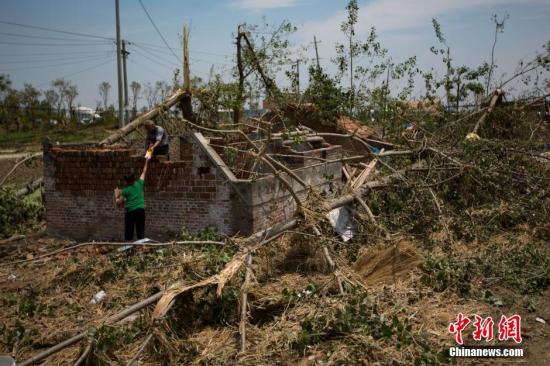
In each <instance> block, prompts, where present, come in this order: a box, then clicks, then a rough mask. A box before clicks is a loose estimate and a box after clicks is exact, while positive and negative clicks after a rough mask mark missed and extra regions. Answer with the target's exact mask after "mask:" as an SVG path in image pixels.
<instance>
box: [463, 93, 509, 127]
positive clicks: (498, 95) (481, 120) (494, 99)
mask: <svg viewBox="0 0 550 366" xmlns="http://www.w3.org/2000/svg"><path fill="white" fill-rule="evenodd" d="M502 95H504V92H503V91H502V90H501V89H497V90H495V91H494V93H493V96H492V97H491V101H490V102H489V108H487V110H486V111H485V113H483V115H482V116H481V117H480V118H479V120H478V121H477V123H476V125H475V126H474V129H473V130H472V132H471V133H474V134H476V135H477V134H478V131H479V128H480V127H481V125H482V124H483V123H484V122H485V120H486V119H487V116H488V115H489V114H491V112H492V111H493V108H495V105H496V104H497V101H498V100H499V99H500V98H501V97H502Z"/></svg>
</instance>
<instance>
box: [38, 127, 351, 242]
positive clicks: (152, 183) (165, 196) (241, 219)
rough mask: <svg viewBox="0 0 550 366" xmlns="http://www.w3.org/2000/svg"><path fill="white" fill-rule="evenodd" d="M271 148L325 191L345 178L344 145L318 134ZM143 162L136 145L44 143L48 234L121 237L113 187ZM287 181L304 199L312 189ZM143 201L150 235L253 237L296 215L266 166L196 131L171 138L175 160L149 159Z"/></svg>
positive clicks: (277, 142)
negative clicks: (202, 233)
mask: <svg viewBox="0 0 550 366" xmlns="http://www.w3.org/2000/svg"><path fill="white" fill-rule="evenodd" d="M234 146H238V143H236V144H234ZM235 151H238V150H237V149H235ZM269 152H270V153H272V154H273V155H272V156H274V157H276V159H277V160H279V161H280V162H281V163H283V164H284V165H285V166H287V167H288V168H289V169H292V171H293V172H294V173H295V174H296V175H297V176H299V177H300V178H301V179H302V180H303V181H305V182H306V183H307V184H309V185H311V186H312V187H315V188H316V189H317V190H318V191H320V192H326V193H327V192H329V191H330V190H331V189H333V188H334V186H335V185H337V184H338V183H339V182H340V181H341V179H342V163H341V161H340V160H339V159H340V158H341V157H342V154H343V150H342V147H341V146H340V145H331V144H329V143H327V142H326V141H325V140H324V139H323V138H321V137H313V138H308V139H306V140H304V141H294V140H286V141H285V139H284V138H281V139H279V140H275V141H273V142H272V144H271V145H270V146H269ZM222 156H223V158H222ZM229 160H231V161H229ZM143 162H144V158H143V149H138V148H135V147H132V146H122V145H117V146H110V147H101V146H98V145H90V144H88V145H86V144H81V145H56V146H53V145H51V144H49V143H47V142H46V143H45V144H44V202H45V208H46V221H47V230H48V232H49V233H51V234H54V235H60V236H66V237H70V238H73V239H77V240H92V239H94V240H117V241H119V240H121V239H122V238H123V225H124V220H123V216H124V210H123V209H121V208H117V207H116V205H115V204H114V199H113V190H114V189H115V187H121V186H122V183H123V182H122V177H123V176H124V175H125V174H128V173H130V172H134V173H139V172H140V170H141V168H142V166H143ZM285 175H286V173H285ZM287 180H288V181H289V182H290V183H291V184H292V186H293V190H294V191H295V192H296V193H297V194H298V196H299V197H300V198H301V199H304V198H305V196H306V195H307V193H308V192H307V189H305V188H304V187H302V186H301V185H299V184H298V182H296V181H294V180H293V179H291V178H290V177H288V176H287ZM145 202H146V233H145V234H146V236H147V237H149V238H153V239H162V238H168V237H173V236H174V235H175V234H178V233H180V232H181V231H182V229H186V230H188V231H190V232H197V231H199V230H201V229H203V228H206V227H209V228H212V229H214V230H217V231H218V232H220V233H223V234H227V235H235V234H238V235H248V234H251V233H253V232H257V231H259V230H261V229H265V228H268V227H270V226H272V225H274V224H276V223H278V222H282V221H286V220H289V219H291V218H292V217H293V214H294V212H295V209H296V205H295V202H294V201H293V199H292V196H291V195H290V193H289V192H288V190H287V189H285V188H284V187H283V185H282V184H281V182H280V180H279V179H277V178H276V177H275V176H274V175H273V174H272V172H271V171H269V170H268V169H266V167H265V166H262V164H256V162H254V159H251V158H250V157H247V158H245V157H244V156H241V155H240V154H239V153H238V152H232V150H227V149H224V148H223V144H221V143H220V144H217V141H216V138H208V137H205V136H204V135H202V134H201V133H197V132H189V133H186V134H184V135H182V136H173V137H172V138H171V147H170V160H158V159H154V160H152V161H151V163H150V170H149V172H148V174H147V178H146V183H145Z"/></svg>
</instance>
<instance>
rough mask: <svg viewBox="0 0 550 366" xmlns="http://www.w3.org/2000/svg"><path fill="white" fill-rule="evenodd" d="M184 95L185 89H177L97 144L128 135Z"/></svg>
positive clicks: (113, 141)
mask: <svg viewBox="0 0 550 366" xmlns="http://www.w3.org/2000/svg"><path fill="white" fill-rule="evenodd" d="M186 95H188V92H187V91H186V90H183V89H178V91H176V92H175V93H174V94H173V95H172V96H171V97H170V98H168V99H166V100H165V101H164V102H162V103H161V104H159V105H158V106H156V107H155V108H153V109H151V110H150V111H149V112H146V113H144V114H142V115H141V116H139V117H137V118H136V119H134V120H133V121H132V122H130V123H128V124H127V125H126V126H124V127H122V128H121V129H119V130H117V131H116V132H115V133H113V134H112V135H111V136H109V137H106V138H105V139H103V140H102V141H101V142H100V143H99V144H100V145H111V144H114V143H115V142H117V141H119V140H121V139H122V138H123V137H124V136H126V135H128V134H129V133H130V132H132V131H134V130H135V129H136V128H138V127H139V126H141V125H142V124H143V122H145V121H147V120H148V119H152V118H155V117H156V116H158V115H159V114H160V113H161V112H162V111H165V110H167V109H169V108H171V107H172V106H173V105H175V104H176V103H178V102H179V101H180V100H181V99H182V98H183V97H184V96H186Z"/></svg>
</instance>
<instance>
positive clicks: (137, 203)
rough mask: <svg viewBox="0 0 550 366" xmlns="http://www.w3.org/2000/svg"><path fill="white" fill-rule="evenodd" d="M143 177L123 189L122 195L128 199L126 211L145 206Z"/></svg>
mask: <svg viewBox="0 0 550 366" xmlns="http://www.w3.org/2000/svg"><path fill="white" fill-rule="evenodd" d="M143 183H144V182H143V179H139V180H138V181H137V182H135V183H134V184H132V185H131V186H128V187H125V188H124V189H122V197H124V198H125V199H126V211H127V212H130V211H134V210H137V209H138V208H145V198H144V195H143Z"/></svg>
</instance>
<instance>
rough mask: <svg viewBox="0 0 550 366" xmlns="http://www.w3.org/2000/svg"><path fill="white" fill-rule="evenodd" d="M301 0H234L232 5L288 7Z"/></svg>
mask: <svg viewBox="0 0 550 366" xmlns="http://www.w3.org/2000/svg"><path fill="white" fill-rule="evenodd" d="M300 1H301V0H235V1H234V2H233V3H232V5H233V6H234V7H236V8H240V9H246V10H260V9H276V8H290V7H293V6H296V5H298V3H299V2H300Z"/></svg>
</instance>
